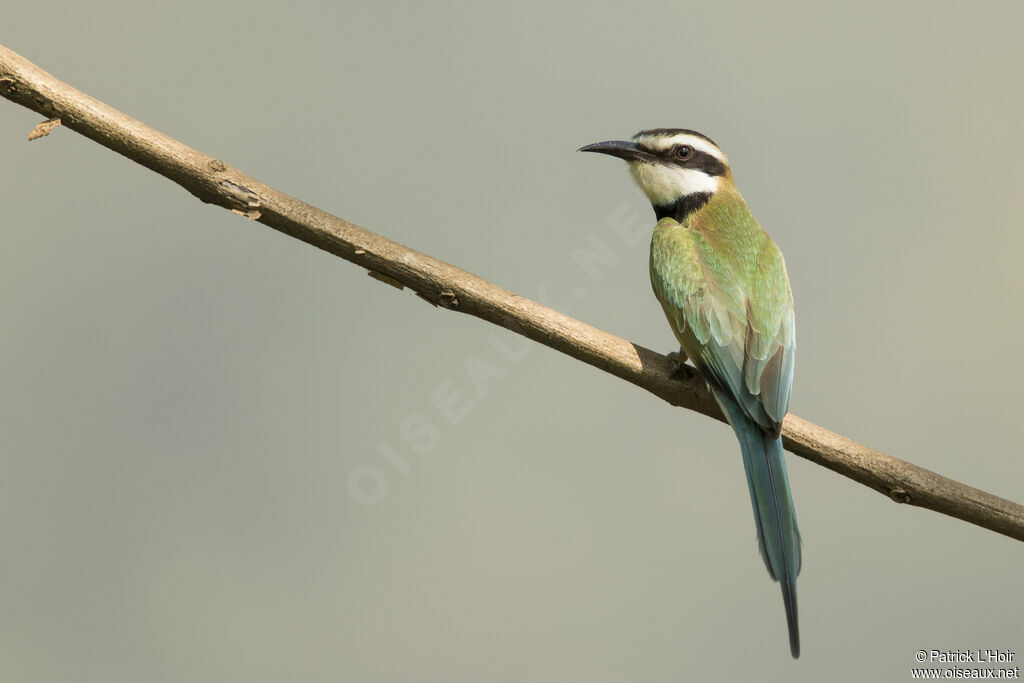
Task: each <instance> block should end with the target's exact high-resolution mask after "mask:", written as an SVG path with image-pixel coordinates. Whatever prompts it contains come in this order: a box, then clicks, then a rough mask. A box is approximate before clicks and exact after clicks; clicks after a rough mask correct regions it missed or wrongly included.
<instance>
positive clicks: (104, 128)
mask: <svg viewBox="0 0 1024 683" xmlns="http://www.w3.org/2000/svg"><path fill="white" fill-rule="evenodd" d="M0 95H2V96H3V97H5V98H7V99H8V100H11V101H12V102H15V103H17V104H20V105H22V106H24V107H27V108H29V109H31V110H33V111H35V112H38V113H39V114H42V115H43V116H44V117H45V118H46V119H47V120H48V123H47V127H46V132H49V130H50V129H51V128H52V127H53V126H55V125H58V123H59V124H61V125H63V126H66V127H67V128H70V129H71V130H74V131H76V132H78V133H80V134H82V135H84V136H86V137H87V138H90V139H91V140H94V141H95V142H98V143H99V144H101V145H103V146H104V147H107V148H109V149H112V150H114V151H115V152H117V153H119V154H122V155H123V156H126V157H128V158H129V159H131V160H133V161H135V162H137V163H139V164H141V165H143V166H145V167H146V168H148V169H150V170H152V171H155V172H157V173H159V174H160V175H162V176H164V177H166V178H168V179H170V180H173V181H174V182H175V183H177V184H179V185H181V186H182V187H184V188H185V189H186V190H188V191H189V192H191V193H192V194H193V195H195V196H196V197H198V198H199V199H200V200H202V201H204V202H207V203H210V204H216V205H217V206H221V207H224V208H226V209H230V210H231V211H234V212H235V213H239V214H242V215H244V216H247V217H248V218H249V219H251V220H257V221H259V222H261V223H264V224H265V225H268V226H270V227H272V228H274V229H275V230H279V231H281V232H283V233H285V234H287V235H290V236H292V237H294V238H296V239H299V240H302V241H303V242H306V243H308V244H312V245H313V246H315V247H318V248H320V249H323V250H324V251H328V252H330V253H332V254H334V255H336V256H340V257H341V258H343V259H345V260H347V261H351V262H352V263H355V264H357V265H359V266H361V267H363V268H366V269H367V270H369V271H371V273H374V274H378V275H382V276H383V278H382V279H385V280H386V281H389V280H390V281H394V282H397V283H400V284H401V285H403V286H406V287H409V288H411V289H412V290H414V291H415V292H416V293H417V294H418V295H419V296H420V297H422V298H423V299H426V300H427V301H429V302H430V303H432V304H434V305H436V306H441V307H443V308H446V309H449V310H453V311H459V312H462V313H468V314H469V315H472V316H476V317H478V318H481V319H483V320H486V321H488V322H491V323H494V324H496V325H499V326H501V327H504V328H506V329H508V330H511V331H513V332H516V333H518V334H521V335H523V336H525V337H528V338H529V339H532V340H534V341H536V342H539V343H541V344H544V345H546V346H549V347H551V348H553V349H556V350H558V351H561V352H562V353H565V354H566V355H569V356H572V357H573V358H576V359H577V360H581V361H583V362H584V363H588V364H590V365H592V366H594V367H596V368H598V369H600V370H603V371H604V372H608V373H610V374H612V375H615V376H616V377H619V378H621V379H624V380H626V381H627V382H631V383H633V384H635V385H637V386H639V387H641V388H643V389H646V390H647V391H649V392H651V393H652V394H654V395H655V396H657V397H659V398H661V399H663V400H665V401H667V402H669V403H670V404H672V405H674V406H680V407H684V408H688V409H690V410H694V411H697V412H699V413H703V414H704V415H707V416H709V417H713V418H715V419H717V420H723V417H722V414H721V412H720V411H719V409H718V406H717V405H716V404H715V402H714V400H713V399H712V398H711V395H710V393H709V392H708V390H707V388H706V387H705V386H704V383H703V381H702V380H701V378H700V377H699V376H698V375H697V373H696V372H695V371H693V370H692V369H690V368H689V367H688V366H683V367H684V368H685V369H686V371H685V372H683V373H679V372H678V370H679V367H680V366H678V365H677V364H676V363H675V362H674V361H672V360H670V359H668V358H666V357H665V356H662V355H661V354H658V353H655V352H654V351H650V350H648V349H645V348H643V347H641V346H637V345H635V344H631V343H630V342H628V341H626V340H624V339H620V338H619V337H616V336H614V335H611V334H608V333H607V332H603V331H601V330H598V329H596V328H594V327H591V326H590V325H587V324H586V323H583V322H580V321H579V320H574V319H573V318H570V317H568V316H566V315H563V314H561V313H559V312H558V311H555V310H552V309H550V308H548V307H546V306H543V305H541V304H539V303H537V302H535V301H531V300H529V299H525V298H523V297H521V296H518V295H516V294H514V293H512V292H509V291H507V290H504V289H502V288H500V287H498V286H496V285H494V284H492V283H490V282H487V281H486V280H483V279H481V278H479V277H477V276H476V275H473V274H472V273H469V272H467V271H465V270H462V269H460V268H456V267H455V266H452V265H449V264H447V263H444V262H442V261H438V260H437V259H434V258H431V257H430V256H427V255H426V254H423V253H420V252H418V251H414V250H412V249H409V248H407V247H404V246H402V245H401V244H398V243H396V242H392V241H391V240H389V239H387V238H385V237H382V236H380V235H378V234H376V233H373V232H370V231H368V230H365V229H363V228H361V227H359V226H357V225H354V224H352V223H349V222H348V221H345V220H343V219H341V218H338V217H336V216H332V215H331V214H329V213H326V212H324V211H321V210H319V209H317V208H315V207H313V206H310V205H309V204H305V203H303V202H301V201H299V200H298V199H295V198H294V197H291V196H289V195H286V194H284V193H283V192H279V191H277V190H275V189H274V188H272V187H269V186H267V185H264V184H263V183H261V182H259V181H258V180H256V179H255V178H251V177H249V176H247V175H245V174H244V173H242V172H241V171H239V170H237V169H235V168H232V167H230V166H228V165H227V164H225V163H224V162H222V161H220V160H218V159H215V158H213V157H211V156H208V155H206V154H203V153H202V152H199V151H198V150H195V149H192V148H191V147H188V146H186V145H184V144H182V143H180V142H178V141H177V140H174V139H173V138H170V137H168V136H166V135H164V134H163V133H160V132H159V131H156V130H154V129H152V128H150V127H148V126H146V125H145V124H143V123H141V122H140V121H137V120H135V119H133V118H131V117H129V116H127V115H125V114H122V113H121V112H119V111H117V110H115V109H113V108H112V107H109V106H107V105H106V104H103V103H102V102H100V101H98V100H96V99H93V98H92V97H89V96H88V95H86V94H85V93H82V92H80V91H78V90H76V89H74V88H72V87H71V86H69V85H67V84H66V83H63V82H61V81H59V80H58V79H56V78H54V77H53V76H51V75H50V74H48V73H47V72H45V71H43V70H42V69H40V68H39V67H37V66H36V65H35V64H33V63H31V62H30V61H28V60H27V59H25V58H23V57H21V56H20V55H18V54H16V53H14V52H13V51H11V50H9V49H7V48H5V47H3V46H2V45H0ZM44 134H45V133H44ZM36 137H39V134H38V132H37V133H36ZM30 139H31V137H30ZM681 374H682V375H683V376H680V375H681ZM783 439H784V441H785V445H786V448H787V449H788V450H790V451H792V452H793V453H796V454H797V455H799V456H801V457H804V458H807V459H808V460H810V461H812V462H815V463H817V464H819V465H822V466H824V467H827V468H829V469H831V470H833V471H835V472H838V473H839V474H842V475H844V476H846V477H849V478H851V479H853V480H854V481H858V482H860V483H861V484H864V485H865V486H869V487H871V488H873V489H875V490H876V491H879V492H880V493H882V494H884V495H885V496H887V497H888V498H890V499H892V500H894V501H896V502H898V503H907V504H910V505H915V506H918V507H923V508H927V509H930V510H934V511H936V512H941V513H943V514H946V515H950V516H952V517H956V518H959V519H962V520H964V521H966V522H970V523H972V524H977V525H978V526H982V527H985V528H987V529H991V530H992V531H995V532H997V533H1000V534H1004V535H1006V536H1010V537H1011V538H1016V539H1018V540H1022V541H1024V506H1021V505H1018V504H1016V503H1013V502H1011V501H1008V500H1005V499H1003V498H999V497H997V496H994V495H992V494H990V493H986V492H984V491H981V490H979V489H975V488H972V487H970V486H967V485H965V484H961V483H960V482H957V481H954V480H952V479H948V478H946V477H943V476H942V475H939V474H936V473H935V472H931V471H929V470H926V469H924V468H922V467H918V466H917V465H913V464H911V463H909V462H905V461H903V460H900V459H898V458H894V457H892V456H890V455H887V454H885V453H881V452H879V451H876V450H873V449H871V448H868V447H867V446H863V445H861V444H859V443H856V442H854V441H852V440H850V439H847V438H846V437H844V436H840V435H839V434H835V433H833V432H830V431H828V430H827V429H825V428H823V427H819V426H818V425H815V424H812V423H811V422H808V421H806V420H802V419H800V418H799V417H796V416H794V415H789V416H787V417H786V420H785V424H784V427H783Z"/></svg>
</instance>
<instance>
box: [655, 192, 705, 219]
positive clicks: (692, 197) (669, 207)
mask: <svg viewBox="0 0 1024 683" xmlns="http://www.w3.org/2000/svg"><path fill="white" fill-rule="evenodd" d="M709 201H711V193H710V192H695V193H694V194H688V195H686V196H685V197H680V198H679V199H678V200H677V201H676V202H674V203H672V204H664V205H662V206H655V207H654V215H655V216H657V217H658V220H659V221H660V220H661V219H662V218H673V219H675V221H676V222H677V223H682V222H683V220H684V219H685V218H686V217H687V216H689V215H690V214H691V213H693V212H694V211H696V210H698V209H700V208H701V207H703V206H704V205H705V204H707V203H708V202H709Z"/></svg>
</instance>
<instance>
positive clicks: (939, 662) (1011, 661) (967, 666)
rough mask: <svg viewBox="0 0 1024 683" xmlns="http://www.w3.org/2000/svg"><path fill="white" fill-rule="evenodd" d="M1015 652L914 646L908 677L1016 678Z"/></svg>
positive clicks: (927, 678) (1018, 672)
mask: <svg viewBox="0 0 1024 683" xmlns="http://www.w3.org/2000/svg"><path fill="white" fill-rule="evenodd" d="M1016 659H1017V653H1016V652H1014V651H1013V650H1005V649H976V650H931V649H928V650H918V651H917V652H915V653H914V661H915V662H916V663H917V664H923V665H926V666H912V667H911V668H910V677H911V678H912V679H919V680H950V679H976V680H1006V679H1014V678H1017V679H1019V678H1020V667H1019V666H1018V665H1017V664H1016V663H1015V662H1016Z"/></svg>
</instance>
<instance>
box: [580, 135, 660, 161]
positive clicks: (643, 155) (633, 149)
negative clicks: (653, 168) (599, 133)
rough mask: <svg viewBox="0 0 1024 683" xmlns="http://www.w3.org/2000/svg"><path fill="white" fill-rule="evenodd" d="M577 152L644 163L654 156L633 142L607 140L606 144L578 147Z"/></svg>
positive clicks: (598, 143) (599, 143)
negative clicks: (593, 153)
mask: <svg viewBox="0 0 1024 683" xmlns="http://www.w3.org/2000/svg"><path fill="white" fill-rule="evenodd" d="M577 151H578V152H600V153H601V154H610V155H611V156H613V157H618V158H620V159H625V160H626V161H645V160H649V159H651V158H652V157H653V156H654V155H652V154H651V153H650V152H648V151H647V150H646V149H644V148H643V147H640V146H639V145H637V144H636V143H635V142H624V141H622V140H609V141H607V142H595V143H594V144H592V145H587V146H586V147H580V148H579V149H578V150H577Z"/></svg>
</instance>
